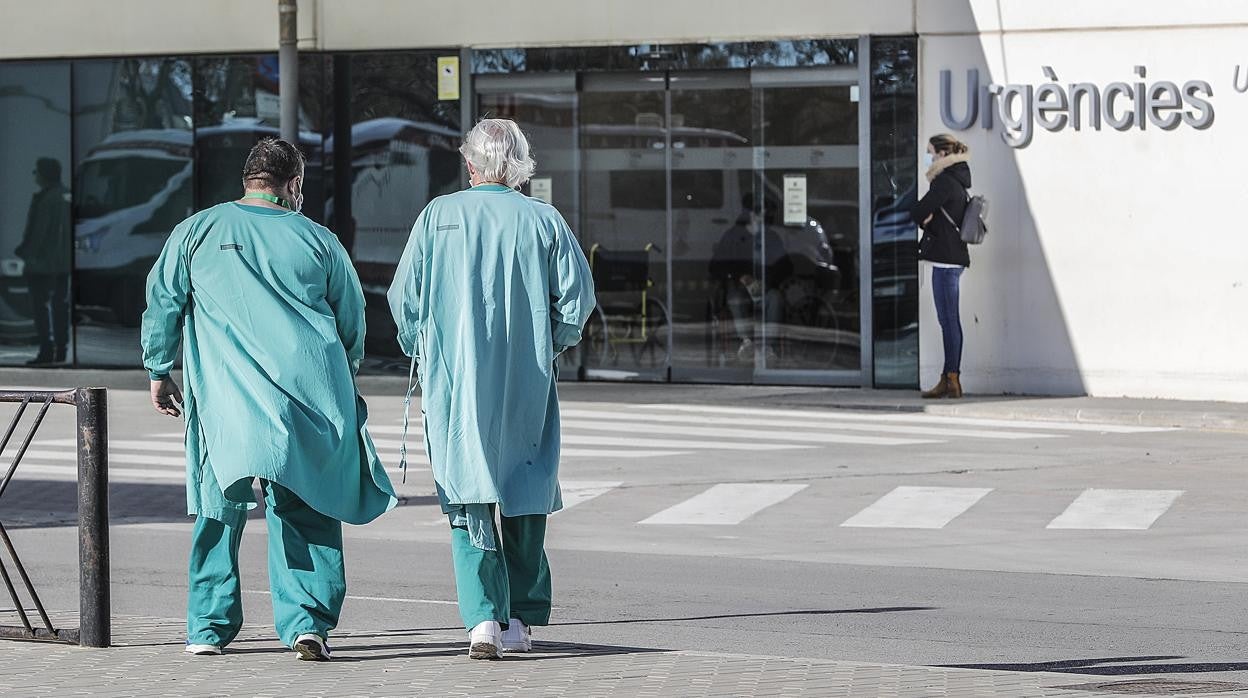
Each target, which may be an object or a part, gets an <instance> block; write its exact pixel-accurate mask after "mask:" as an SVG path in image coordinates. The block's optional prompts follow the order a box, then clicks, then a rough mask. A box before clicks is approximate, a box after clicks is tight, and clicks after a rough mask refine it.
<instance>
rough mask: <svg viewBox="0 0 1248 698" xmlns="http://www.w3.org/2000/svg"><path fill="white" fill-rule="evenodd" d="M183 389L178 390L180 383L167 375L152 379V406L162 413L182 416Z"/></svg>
mask: <svg viewBox="0 0 1248 698" xmlns="http://www.w3.org/2000/svg"><path fill="white" fill-rule="evenodd" d="M181 406H182V391H181V390H178V384H177V383H174V382H173V378H172V377H170V376H165V377H164V378H161V379H160V380H158V381H152V407H155V408H156V411H157V412H159V413H161V414H166V415H169V416H170V417H181V416H182V410H181V409H180V408H181Z"/></svg>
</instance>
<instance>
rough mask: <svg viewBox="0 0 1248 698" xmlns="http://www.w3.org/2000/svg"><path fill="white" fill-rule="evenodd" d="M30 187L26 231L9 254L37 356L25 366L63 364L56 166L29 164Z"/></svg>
mask: <svg viewBox="0 0 1248 698" xmlns="http://www.w3.org/2000/svg"><path fill="white" fill-rule="evenodd" d="M31 174H33V175H34V176H35V186H37V187H38V188H39V190H38V191H37V192H35V195H34V196H32V197H31V199H30V210H29V211H28V212H27V214H26V230H25V232H24V233H23V234H22V242H21V244H19V245H18V246H17V250H16V251H15V252H16V254H17V256H18V258H20V259H21V260H22V261H23V262H24V272H23V273H24V275H25V277H26V286H27V288H29V289H30V302H31V315H32V316H33V318H32V319H33V320H34V323H35V334H36V335H38V338H39V354H38V356H36V357H35V358H33V359H31V360H30V361H27V362H26V364H27V365H28V366H37V365H46V364H53V363H64V361H65V359H66V358H67V350H68V346H69V264H70V261H69V246H70V235H71V230H70V211H69V190H68V189H66V188H65V185H63V184H61V163H60V162H59V161H57V160H54V159H52V158H39V159H38V160H37V161H36V162H35V170H34V172H32V173H31Z"/></svg>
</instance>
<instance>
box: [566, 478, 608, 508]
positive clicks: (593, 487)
mask: <svg viewBox="0 0 1248 698" xmlns="http://www.w3.org/2000/svg"><path fill="white" fill-rule="evenodd" d="M622 484H624V483H622V482H600V481H594V480H567V481H560V483H559V491H560V493H561V494H562V495H563V509H562V510H561V511H567V510H568V509H571V508H572V507H574V506H576V505H577V504H582V503H584V502H588V501H589V500H591V499H593V498H594V497H598V496H601V495H604V494H606V493H608V492H610V491H611V490H613V489H615V488H617V487H619V486H620V485H622Z"/></svg>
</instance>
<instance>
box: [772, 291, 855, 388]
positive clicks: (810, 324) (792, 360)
mask: <svg viewBox="0 0 1248 698" xmlns="http://www.w3.org/2000/svg"><path fill="white" fill-rule="evenodd" d="M784 335H785V340H784V343H785V349H784V357H785V358H784V363H785V368H803V369H816V370H826V369H833V368H836V367H837V359H838V358H840V357H839V356H838V355H839V354H840V349H841V346H840V344H841V337H840V316H839V315H838V313H837V312H836V308H835V307H834V306H833V305H832V304H831V303H829V302H828V300H827V299H826V298H823V297H821V296H818V295H809V296H806V297H805V298H802V299H801V300H800V302H798V303H796V304H794V305H792V306H790V307H789V308H788V309H787V310H786V311H785V329H784Z"/></svg>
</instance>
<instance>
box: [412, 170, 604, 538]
mask: <svg viewBox="0 0 1248 698" xmlns="http://www.w3.org/2000/svg"><path fill="white" fill-rule="evenodd" d="M389 301H390V311H391V313H393V315H394V319H395V323H396V324H397V326H398V328H399V344H400V346H401V347H402V348H403V351H404V352H405V353H406V354H407V355H408V356H413V357H416V370H417V376H418V380H419V382H420V385H421V396H422V397H421V404H422V408H423V411H424V425H425V448H426V451H427V453H428V456H429V460H430V461H431V462H432V464H433V477H434V480H435V482H436V483H437V490H438V495H439V498H440V500H441V503H442V507H443V510H444V511H448V512H449V511H451V510H452V509H453V508H454V507H455V506H456V505H466V504H498V505H499V507H500V508H501V510H502V514H503V515H504V516H526V515H530V514H549V513H552V512H555V511H558V510H559V509H560V508H562V506H563V504H562V501H561V499H560V494H559V399H558V396H557V395H556V392H555V378H556V375H555V360H556V357H557V356H558V354H559V352H561V351H563V350H564V349H566V348H568V347H571V346H574V345H576V344H577V343H578V342H580V339H581V329H582V328H583V327H584V326H585V321H586V320H587V319H588V318H589V315H590V313H591V312H593V310H594V307H595V300H594V288H593V279H592V275H591V274H590V269H589V264H588V263H587V262H586V260H585V255H584V253H583V252H581V247H580V244H579V243H577V241H576V238H575V236H573V234H572V231H571V230H570V229H568V226H567V224H566V223H565V222H564V220H563V217H562V216H561V215H559V212H558V211H557V210H555V208H554V207H553V206H551V205H549V204H547V203H545V202H543V201H541V200H539V199H534V198H530V197H527V196H524V195H523V194H521V193H519V192H517V191H515V190H513V189H508V188H507V187H503V186H500V185H481V186H477V187H473V188H472V189H468V190H466V191H461V192H457V193H455V194H449V195H447V196H441V197H438V198H436V199H434V200H433V201H431V202H430V203H429V205H428V206H427V207H426V208H425V210H424V211H423V212H422V213H421V214H420V217H419V218H417V220H416V225H415V226H414V227H413V228H412V235H411V238H410V239H409V240H408V243H407V248H406V249H405V250H404V252H403V258H402V260H401V261H400V262H399V267H398V271H397V272H396V274H395V279H394V284H393V285H392V286H391V287H390V293H389Z"/></svg>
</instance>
